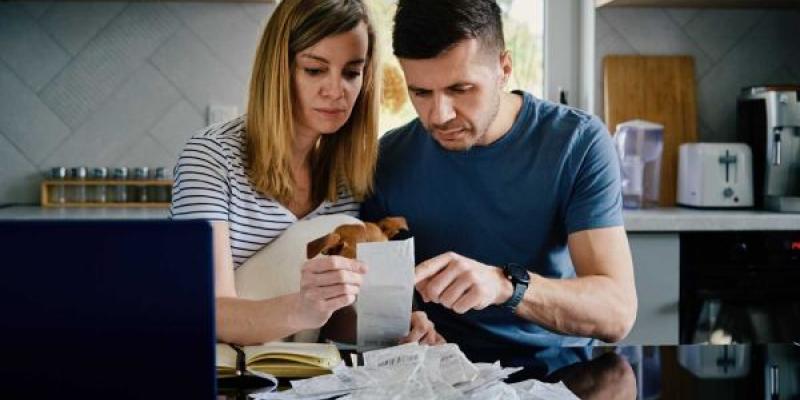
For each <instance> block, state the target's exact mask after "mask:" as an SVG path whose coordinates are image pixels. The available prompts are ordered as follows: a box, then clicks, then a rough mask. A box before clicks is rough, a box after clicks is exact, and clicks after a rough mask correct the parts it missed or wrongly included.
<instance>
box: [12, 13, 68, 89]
mask: <svg viewBox="0 0 800 400" xmlns="http://www.w3.org/2000/svg"><path fill="white" fill-rule="evenodd" d="M0 59H2V60H3V61H5V62H6V64H8V66H9V67H11V69H12V70H13V71H14V72H15V73H16V74H17V75H19V77H20V78H22V80H23V81H24V82H25V84H27V85H28V86H29V87H30V88H32V89H33V90H34V91H39V90H40V89H42V87H44V85H46V84H47V82H49V81H50V80H51V79H53V77H54V76H56V74H57V73H58V72H59V71H60V70H61V69H62V68H64V66H65V65H67V62H69V56H68V54H67V52H65V51H64V50H63V49H62V48H61V47H60V46H59V45H58V44H57V43H56V42H55V41H53V39H51V38H50V36H49V35H48V34H47V33H45V32H43V31H42V30H41V29H39V26H38V25H37V23H36V21H34V20H33V18H32V17H31V16H30V15H28V13H27V12H25V11H24V10H23V9H22V7H21V6H19V5H16V4H13V3H0Z"/></svg>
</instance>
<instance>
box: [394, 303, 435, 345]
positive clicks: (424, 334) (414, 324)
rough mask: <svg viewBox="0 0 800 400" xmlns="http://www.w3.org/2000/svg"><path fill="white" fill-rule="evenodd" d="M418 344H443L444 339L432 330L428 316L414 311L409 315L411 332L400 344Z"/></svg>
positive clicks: (422, 312)
mask: <svg viewBox="0 0 800 400" xmlns="http://www.w3.org/2000/svg"><path fill="white" fill-rule="evenodd" d="M410 342H419V343H421V344H429V345H434V344H443V343H445V340H444V338H443V337H442V335H440V334H439V333H438V332H436V329H434V326H433V322H431V320H429V319H428V315H427V314H425V312H424V311H414V312H412V313H411V332H409V333H408V335H407V336H406V337H404V338H402V339H400V343H410Z"/></svg>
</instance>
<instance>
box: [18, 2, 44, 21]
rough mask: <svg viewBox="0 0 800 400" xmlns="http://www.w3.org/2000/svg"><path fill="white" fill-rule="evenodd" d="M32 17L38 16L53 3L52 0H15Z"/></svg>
mask: <svg viewBox="0 0 800 400" xmlns="http://www.w3.org/2000/svg"><path fill="white" fill-rule="evenodd" d="M14 3H17V4H19V5H21V6H22V8H24V9H25V11H26V12H27V13H28V14H30V15H31V17H33V18H37V19H38V18H39V17H41V16H42V15H44V13H45V12H47V10H48V9H49V8H50V7H51V6H52V5H53V2H52V1H17V2H14Z"/></svg>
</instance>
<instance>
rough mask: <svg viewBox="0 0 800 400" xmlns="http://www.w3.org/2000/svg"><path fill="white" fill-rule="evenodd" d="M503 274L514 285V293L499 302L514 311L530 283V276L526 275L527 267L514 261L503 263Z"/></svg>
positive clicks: (501, 305)
mask: <svg viewBox="0 0 800 400" xmlns="http://www.w3.org/2000/svg"><path fill="white" fill-rule="evenodd" d="M503 274H504V275H505V276H506V278H508V280H510V281H511V284H512V285H514V293H513V294H512V295H511V298H509V299H508V300H506V302H505V303H503V304H500V307H503V308H505V309H507V310H509V311H511V312H514V311H515V310H516V309H517V306H518V305H519V303H520V302H521V301H522V297H523V296H524V295H525V291H526V290H527V289H528V284H529V283H530V281H531V278H530V276H529V275H528V269H527V268H525V267H523V266H522V265H519V264H514V263H510V264H506V265H504V266H503Z"/></svg>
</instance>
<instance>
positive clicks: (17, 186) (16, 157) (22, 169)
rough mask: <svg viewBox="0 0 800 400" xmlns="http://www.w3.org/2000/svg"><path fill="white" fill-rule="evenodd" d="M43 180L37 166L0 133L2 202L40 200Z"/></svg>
mask: <svg viewBox="0 0 800 400" xmlns="http://www.w3.org/2000/svg"><path fill="white" fill-rule="evenodd" d="M0 133H2V132H0ZM41 180H42V175H41V174H40V173H39V171H38V170H37V169H36V167H35V166H33V164H31V163H30V162H29V161H28V160H27V159H25V157H23V156H22V154H20V153H19V151H17V149H16V148H15V147H14V145H13V144H11V143H10V142H9V141H8V140H6V138H5V137H4V136H3V135H2V134H0V204H7V203H36V202H38V200H37V199H38V194H39V190H38V185H39V182H41Z"/></svg>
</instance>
